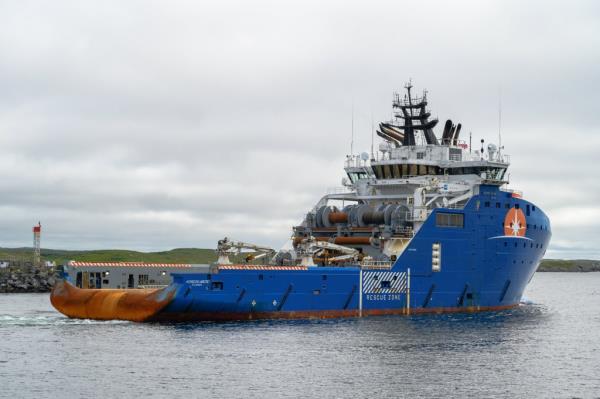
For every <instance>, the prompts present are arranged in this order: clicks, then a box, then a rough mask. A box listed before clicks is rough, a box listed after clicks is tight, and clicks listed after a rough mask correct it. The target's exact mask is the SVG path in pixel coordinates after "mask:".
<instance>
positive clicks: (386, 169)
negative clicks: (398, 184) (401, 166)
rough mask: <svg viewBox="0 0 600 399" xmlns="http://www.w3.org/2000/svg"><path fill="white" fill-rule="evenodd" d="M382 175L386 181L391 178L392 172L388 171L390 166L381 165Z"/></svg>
mask: <svg viewBox="0 0 600 399" xmlns="http://www.w3.org/2000/svg"><path fill="white" fill-rule="evenodd" d="M383 174H384V176H385V178H386V179H391V178H392V171H391V170H390V165H383Z"/></svg>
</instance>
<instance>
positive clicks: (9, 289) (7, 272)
mask: <svg viewBox="0 0 600 399" xmlns="http://www.w3.org/2000/svg"><path fill="white" fill-rule="evenodd" d="M55 281H56V274H55V271H54V269H53V268H43V269H41V268H33V267H26V268H6V269H0V293H15V292H50V290H51V289H52V286H53V285H54V283H55Z"/></svg>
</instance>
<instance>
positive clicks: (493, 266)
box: [51, 83, 551, 322]
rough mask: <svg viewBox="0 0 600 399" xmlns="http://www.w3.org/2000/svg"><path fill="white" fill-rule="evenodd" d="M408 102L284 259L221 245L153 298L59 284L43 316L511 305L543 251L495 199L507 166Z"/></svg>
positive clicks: (413, 100) (540, 225)
mask: <svg viewBox="0 0 600 399" xmlns="http://www.w3.org/2000/svg"><path fill="white" fill-rule="evenodd" d="M412 90H413V86H412V84H411V83H409V84H407V85H406V86H405V92H404V93H403V95H402V94H400V93H395V94H394V97H393V101H392V109H393V114H392V115H393V117H392V118H391V120H389V121H385V122H382V123H380V124H379V125H378V128H377V131H376V134H377V136H378V137H379V139H380V140H381V142H380V143H378V146H377V147H375V148H376V149H377V151H375V150H374V149H373V148H372V150H371V153H370V154H369V153H366V152H364V153H361V154H350V155H348V156H347V157H346V159H345V163H344V169H345V172H346V175H347V177H346V178H344V179H343V181H342V186H341V187H339V188H337V189H334V190H330V192H328V193H327V194H326V195H324V196H323V197H322V198H321V199H320V200H319V201H318V202H317V203H316V204H315V206H314V207H313V208H312V209H311V210H310V211H308V212H307V213H306V216H305V218H304V220H303V221H302V222H301V223H300V224H299V225H297V226H294V227H293V232H292V237H291V243H290V245H289V246H288V247H287V248H286V249H282V250H279V251H274V250H272V249H270V248H266V247H260V246H255V245H251V244H247V243H241V242H237V241H233V240H231V239H228V238H225V239H223V240H220V241H219V242H218V245H217V252H218V255H219V256H218V260H217V262H215V263H213V264H206V265H194V266H193V268H191V269H190V270H186V272H180V271H178V270H175V271H173V272H172V273H169V276H170V283H169V284H167V285H166V286H161V287H141V288H135V289H130V288H125V287H121V288H109V289H98V288H97V287H96V288H90V287H89V284H88V285H87V288H86V287H83V286H81V284H77V282H74V281H73V278H72V276H70V275H69V274H68V273H67V274H65V278H64V279H61V280H59V281H58V282H57V284H56V286H55V287H54V289H53V291H52V294H51V302H52V304H53V305H54V307H55V308H56V309H57V310H59V311H60V312H62V313H63V314H65V315H67V316H69V317H73V318H91V319H99V320H108V319H120V320H132V321H138V322H152V321H156V322H162V321H167V322H172V321H175V322H178V321H184V322H187V321H220V320H256V319H294V318H338V317H363V316H373V315H410V314H420V313H443V312H476V311H497V310H502V309H508V308H513V307H516V306H519V304H520V301H521V299H522V297H523V292H524V290H525V288H526V286H527V284H528V282H529V281H530V280H531V278H532V277H533V275H534V273H535V271H536V269H537V267H538V265H539V263H540V261H541V259H542V258H543V256H544V254H545V252H546V249H547V248H548V243H549V241H550V237H551V226H550V221H549V219H548V216H547V215H546V214H545V213H544V212H543V210H542V209H541V208H540V207H538V206H537V205H536V204H534V203H532V202H530V201H528V200H526V199H525V198H524V196H523V193H522V192H520V191H516V190H512V189H508V188H507V187H506V186H507V185H508V183H509V181H508V174H507V169H508V167H509V165H510V156H509V155H507V154H505V153H504V147H503V146H501V145H500V143H498V145H495V144H493V143H489V144H487V146H486V145H485V142H484V140H481V147H480V148H473V145H472V143H471V140H469V143H467V142H466V141H465V140H463V139H462V138H461V136H460V133H461V130H462V124H461V123H457V124H454V123H453V121H452V120H447V121H446V122H445V124H444V126H443V130H442V131H441V135H436V134H435V131H434V129H435V128H436V127H437V125H438V119H437V118H431V112H430V111H429V110H428V98H427V92H426V91H424V92H423V94H422V95H420V96H414V95H413V93H412ZM244 248H246V249H247V248H250V250H251V252H249V255H246V256H242V255H241V254H244V253H245V252H244ZM246 253H247V252H246ZM93 266H94V267H97V266H98V265H97V264H95V265H93ZM148 266H151V265H148ZM100 267H101V266H100ZM96 270H98V269H96ZM123 284H125V280H124V282H123Z"/></svg>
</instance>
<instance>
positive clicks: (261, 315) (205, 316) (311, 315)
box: [147, 304, 519, 322]
mask: <svg viewBox="0 0 600 399" xmlns="http://www.w3.org/2000/svg"><path fill="white" fill-rule="evenodd" d="M517 306H519V304H514V305H502V306H477V307H475V306H473V307H460V308H459V307H453V308H450V307H449V308H416V309H410V311H408V310H407V309H405V308H402V309H363V311H362V315H363V316H385V315H405V316H406V315H414V314H443V313H475V312H490V311H499V310H506V309H512V308H515V307H517ZM346 317H359V312H358V309H352V310H322V311H297V312H249V313H224V312H219V313H215V312H189V313H188V312H186V313H168V312H162V313H159V314H157V315H155V316H153V317H152V318H151V319H149V320H147V321H156V322H190V321H244V320H274V319H335V318H346Z"/></svg>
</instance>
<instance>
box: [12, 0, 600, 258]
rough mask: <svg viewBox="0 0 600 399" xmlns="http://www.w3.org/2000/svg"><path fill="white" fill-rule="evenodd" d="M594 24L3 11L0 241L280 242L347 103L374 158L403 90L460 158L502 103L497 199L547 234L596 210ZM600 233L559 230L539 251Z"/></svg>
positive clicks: (392, 12) (512, 14)
mask: <svg viewBox="0 0 600 399" xmlns="http://www.w3.org/2000/svg"><path fill="white" fill-rule="evenodd" d="M599 17H600V8H599V6H598V5H597V3H595V2H584V1H581V2H574V3H572V4H570V5H569V6H568V7H567V6H565V5H564V4H563V3H560V2H529V3H527V4H523V3H522V2H516V1H509V2H500V1H498V2H485V3H482V2H452V3H447V2H441V1H440V2H430V3H418V2H385V1H379V2H371V3H369V4H366V3H359V2H328V3H322V2H288V3H280V2H254V3H252V4H248V3H246V2H241V1H240V2H214V3H197V2H185V1H182V2H177V3H172V4H166V3H163V2H128V3H118V2H110V1H109V2H103V3H98V4H93V5H90V4H84V3H69V2H53V3H42V2H27V1H25V2H13V3H8V2H6V3H2V5H0V54H2V59H1V60H0V87H1V89H0V146H1V147H2V149H3V153H4V155H3V156H1V157H0V191H1V193H2V200H1V201H0V210H2V216H3V217H2V218H1V219H2V221H1V222H0V227H1V229H0V246H1V245H5V246H9V245H13V246H22V245H24V244H26V243H28V242H29V241H30V226H31V225H32V223H35V222H37V220H38V219H41V220H42V222H43V224H44V226H45V227H44V237H43V240H44V246H48V247H62V248H99V247H121V248H123V247H125V248H128V247H129V248H139V249H166V248H170V247H175V246H204V247H212V246H214V243H215V241H216V240H217V239H218V238H220V237H221V236H223V235H226V234H228V235H232V236H235V237H237V238H240V239H244V240H248V241H256V242H262V243H266V244H271V245H278V244H280V243H281V242H283V241H285V239H286V238H287V237H288V236H289V233H290V227H291V225H292V224H293V223H296V222H298V221H299V220H300V219H301V218H302V216H303V214H304V213H305V212H306V211H308V210H309V209H310V208H311V207H312V206H313V205H314V203H315V202H316V201H317V200H318V199H319V198H320V196H321V195H322V194H323V193H324V192H325V189H326V188H327V187H331V186H335V185H338V184H339V181H340V179H341V177H342V176H343V173H342V172H343V171H342V166H343V160H344V156H345V155H346V153H347V152H348V151H349V147H350V119H351V112H352V108H353V107H354V110H355V112H354V117H355V118H354V119H355V146H354V148H355V150H356V151H369V148H370V146H371V118H373V120H374V121H375V122H377V121H379V120H383V119H388V118H389V117H390V114H391V107H390V100H391V93H392V91H394V90H400V89H401V86H402V84H403V83H404V82H405V81H406V80H407V79H408V78H413V79H414V83H415V85H416V87H417V88H418V89H419V90H420V89H421V88H428V89H429V90H430V92H429V98H430V105H431V109H432V112H433V113H434V115H438V116H439V117H440V119H442V120H443V119H445V118H452V119H453V120H455V121H460V122H462V123H463V126H464V129H463V132H465V136H464V138H465V139H467V138H468V132H469V131H471V132H473V141H474V143H478V141H479V139H480V138H484V139H485V140H486V142H497V128H498V126H497V125H498V114H497V112H498V110H497V104H498V92H499V89H500V90H501V93H502V110H503V119H502V126H503V144H504V145H505V147H506V152H507V153H510V154H512V156H513V165H512V167H511V187H513V188H518V189H523V190H524V191H525V194H526V198H528V199H531V200H532V201H534V202H536V203H538V204H539V206H540V207H541V208H542V209H544V210H546V211H547V212H548V213H549V214H550V215H553V214H556V215H558V219H560V220H561V221H562V220H564V219H563V216H561V215H563V214H564V212H566V211H565V209H567V208H569V207H570V206H572V207H580V208H582V209H583V208H585V209H589V208H590V207H591V208H595V209H598V208H597V205H596V204H598V199H600V198H599V196H600V187H599V183H598V181H599V180H598V179H597V178H596V174H595V171H594V164H595V162H594V161H595V160H596V158H597V155H596V150H597V149H598V148H600V141H599V140H598V137H600V134H599V133H600V132H598V129H599V128H598V127H597V126H598V124H599V122H600V120H599V117H598V113H597V112H596V108H597V107H596V104H598V103H599V102H600V98H599V96H600V94H599V93H600V90H598V88H599V86H600V73H599V72H598V69H597V68H596V65H598V61H599V59H600V53H599V52H598V50H597V49H598V48H600V43H599V41H600V34H599V33H600V32H599V30H600V28H599V26H600V24H599V22H600V21H599ZM475 147H477V145H475ZM567 210H568V209H567ZM561 223H562V224H563V225H564V223H563V222H561ZM559 224H560V223H559ZM586 229H587V230H586ZM594 238H596V239H597V238H598V231H597V230H595V229H593V228H591V227H589V226H588V227H585V229H583V230H579V229H562V228H561V229H560V230H557V231H555V233H554V242H556V244H553V245H554V246H553V247H552V248H551V252H550V253H552V254H556V256H562V255H564V256H569V257H571V256H577V254H581V253H593V251H594V249H593V248H594ZM596 241H597V240H596ZM575 242H579V243H581V244H578V246H573V247H572V248H569V245H570V244H569V243H575ZM594 256H596V255H594Z"/></svg>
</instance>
